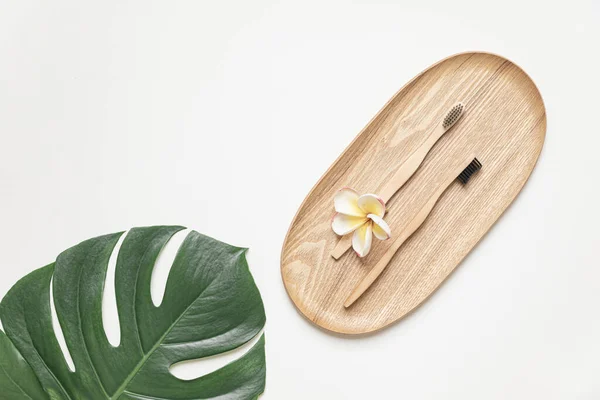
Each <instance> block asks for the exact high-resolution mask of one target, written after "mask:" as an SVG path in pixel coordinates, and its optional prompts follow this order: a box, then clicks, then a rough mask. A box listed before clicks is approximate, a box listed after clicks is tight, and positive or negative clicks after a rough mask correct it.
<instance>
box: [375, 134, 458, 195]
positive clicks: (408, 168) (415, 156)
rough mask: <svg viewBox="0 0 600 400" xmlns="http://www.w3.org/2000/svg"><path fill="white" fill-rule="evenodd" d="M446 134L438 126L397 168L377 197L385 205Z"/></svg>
mask: <svg viewBox="0 0 600 400" xmlns="http://www.w3.org/2000/svg"><path fill="white" fill-rule="evenodd" d="M445 132H446V130H445V129H444V127H443V126H442V125H439V126H438V127H437V128H436V130H435V131H434V132H433V133H432V134H431V135H429V137H428V138H427V140H425V142H424V143H423V144H422V145H421V146H420V147H419V148H417V149H416V150H415V151H414V152H413V153H412V154H411V155H410V156H409V157H408V159H407V160H406V161H405V162H404V163H403V164H402V165H401V166H400V167H399V168H398V170H397V171H396V173H395V174H394V176H392V178H391V179H390V180H388V181H387V183H386V184H385V185H384V186H383V188H382V189H381V191H380V192H379V195H380V196H381V198H382V199H383V201H384V202H385V203H387V202H388V201H389V200H390V199H391V198H392V197H393V196H394V194H396V192H397V191H398V190H400V188H401V187H402V186H403V185H404V184H405V183H406V181H407V180H408V179H409V178H410V177H411V176H413V174H414V173H415V172H416V171H417V169H418V168H419V166H420V165H421V164H422V163H423V160H424V159H425V156H427V153H429V150H431V148H432V147H433V145H434V144H435V143H436V142H437V141H438V140H439V139H440V137H441V136H442V135H443V134H444V133H445Z"/></svg>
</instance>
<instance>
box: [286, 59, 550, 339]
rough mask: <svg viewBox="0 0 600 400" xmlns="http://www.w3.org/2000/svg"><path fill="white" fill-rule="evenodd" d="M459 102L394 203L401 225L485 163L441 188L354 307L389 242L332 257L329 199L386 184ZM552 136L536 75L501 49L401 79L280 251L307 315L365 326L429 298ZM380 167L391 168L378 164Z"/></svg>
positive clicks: (395, 224)
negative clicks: (472, 161) (457, 115)
mask: <svg viewBox="0 0 600 400" xmlns="http://www.w3.org/2000/svg"><path fill="white" fill-rule="evenodd" d="M458 101H462V102H463V103H464V104H465V114H464V116H463V117H462V118H461V119H460V120H459V121H458V123H457V124H456V126H454V127H453V128H452V130H451V131H450V132H448V133H447V134H446V135H444V136H442V137H441V139H440V140H439V141H438V142H437V144H436V145H435V146H434V147H433V149H432V150H431V151H430V153H429V155H428V156H427V157H426V158H425V160H424V162H423V164H422V165H421V167H420V168H419V169H418V170H417V172H416V173H415V174H414V175H413V176H412V178H410V179H409V180H408V181H407V182H406V184H405V185H404V186H403V187H402V189H400V191H399V192H398V193H397V194H396V195H395V196H393V197H392V198H391V199H390V201H388V203H387V206H388V213H387V215H386V221H387V222H388V224H389V225H390V227H391V229H392V237H393V235H394V233H397V232H399V231H401V229H402V227H403V226H406V224H408V222H410V219H411V217H412V216H414V214H415V212H416V211H418V210H419V209H420V208H422V207H423V205H424V204H425V202H426V201H427V200H428V199H429V198H430V197H431V196H432V195H433V194H434V193H433V192H434V191H435V190H436V188H437V187H438V186H439V185H440V184H441V182H443V181H445V180H446V179H447V176H446V175H447V174H448V173H449V172H450V171H452V170H454V169H456V166H457V165H456V164H457V163H461V162H463V161H464V158H465V156H467V155H470V154H475V155H476V157H477V158H478V159H479V161H481V163H482V164H483V167H482V169H481V171H480V172H479V173H478V174H476V175H474V176H473V178H472V179H471V181H470V182H469V184H468V185H466V186H464V187H463V186H462V185H460V184H459V183H458V182H455V183H453V184H451V185H450V187H449V188H448V189H447V190H446V191H445V193H444V194H443V195H442V197H441V198H440V200H439V201H438V203H437V204H436V206H435V207H434V209H433V211H432V212H431V214H430V215H429V217H428V218H427V219H426V220H425V222H424V223H423V226H422V227H421V228H420V229H419V230H418V231H417V232H415V234H414V235H412V236H411V237H410V238H408V239H407V240H406V242H405V243H404V244H403V246H402V247H401V248H400V249H399V250H398V252H397V253H396V254H395V256H394V257H393V258H392V260H391V261H390V263H389V265H388V267H387V268H386V269H385V271H383V273H382V274H381V276H380V277H379V279H377V280H376V281H375V282H374V283H373V285H372V286H371V287H370V288H369V289H368V290H367V291H366V292H365V293H364V294H363V295H362V296H361V297H360V298H359V299H358V300H357V301H356V303H354V304H353V305H352V306H351V307H349V308H345V307H344V300H345V299H346V298H347V297H348V296H349V295H350V293H351V292H352V289H353V288H354V287H355V286H356V285H357V284H358V283H359V282H360V280H361V279H362V278H363V277H364V276H365V275H366V274H367V273H368V272H369V270H370V268H372V267H373V266H374V265H375V264H377V262H378V260H379V259H380V258H381V257H382V255H383V254H384V253H385V252H386V250H387V248H388V247H389V246H390V245H391V243H392V241H391V240H388V241H383V242H382V241H379V240H376V239H373V247H372V249H371V252H370V253H369V255H368V256H366V257H364V258H362V259H361V258H358V257H357V256H356V255H355V254H354V252H347V253H346V254H344V255H343V256H342V257H341V258H340V259H339V260H335V259H334V258H332V257H331V256H330V253H331V250H332V249H333V248H334V247H335V245H336V243H337V242H338V240H339V238H338V236H336V235H335V233H333V231H332V230H331V225H330V224H331V217H332V215H333V214H334V210H333V196H334V195H335V193H336V192H337V191H338V190H339V189H340V188H343V187H351V188H354V189H356V190H357V191H358V192H359V193H378V191H379V190H381V188H383V187H384V185H385V183H386V182H387V181H388V180H389V179H390V178H391V177H392V176H393V174H394V172H395V171H396V168H397V167H398V165H400V163H402V162H403V161H404V160H405V159H406V158H407V157H408V156H409V155H410V154H411V153H412V152H413V151H414V150H415V149H416V148H418V147H419V146H420V145H421V144H422V143H423V141H424V140H426V138H427V137H428V136H429V135H430V134H431V133H432V131H433V130H434V129H435V128H436V127H437V126H438V124H439V123H440V121H441V120H442V119H443V118H444V116H445V114H446V112H447V111H448V110H449V109H450V108H451V107H452V105H454V104H455V103H457V102H458ZM545 133H546V113H545V108H544V104H543V101H542V98H541V95H540V93H539V91H538V89H537V88H536V86H535V84H534V83H533V81H532V80H531V79H530V78H529V76H527V74H525V72H523V70H521V69H520V68H519V67H518V66H516V65H515V64H513V63H512V62H510V61H508V60H506V59H505V58H502V57H499V56H496V55H492V54H487V53H463V54H458V55H455V56H452V57H449V58H447V59H445V60H442V61H440V62H439V63H437V64H435V65H433V66H432V67H430V68H429V69H427V70H425V71H424V72H422V73H421V74H419V75H418V76H417V77H415V78H414V79H413V80H412V81H410V82H409V83H408V84H407V85H406V86H404V87H403V88H402V89H401V90H400V91H399V92H398V93H397V94H396V95H394V97H393V98H392V99H391V100H390V101H389V102H388V103H387V104H386V105H385V106H384V108H383V109H382V110H381V111H380V112H379V113H378V114H377V115H376V116H375V117H374V118H373V120H371V122H369V124H368V125H367V126H366V127H365V128H364V129H363V131H362V132H361V133H360V134H359V135H358V136H357V137H356V138H355V139H354V141H353V142H352V143H351V144H350V145H349V146H348V148H347V149H346V150H345V151H344V153H342V155H341V156H340V157H339V158H338V159H337V160H336V161H335V163H334V164H333V165H332V166H331V167H330V169H329V170H328V171H327V172H326V173H325V175H324V176H323V177H322V178H321V179H320V180H319V182H317V184H316V185H315V187H314V188H313V189H312V191H311V192H310V193H309V195H308V196H307V198H306V199H305V200H304V202H303V203H302V205H301V206H300V209H299V210H298V213H297V214H296V216H295V217H294V220H293V222H292V224H291V226H290V229H289V231H288V234H287V237H286V239H285V242H284V245H283V249H282V254H281V273H282V278H283V282H284V285H285V288H286V290H287V292H288V294H289V296H290V298H291V299H292V301H293V302H294V304H295V305H296V307H297V308H298V309H299V310H300V312H301V313H302V314H303V315H305V316H306V317H307V318H308V319H309V320H311V321H312V322H314V323H315V324H317V325H319V326H321V327H322V328H325V329H327V330H330V331H334V332H338V333H346V334H362V333H367V332H372V331H376V330H378V329H381V328H383V327H385V326H387V325H389V324H391V323H393V322H395V321H397V320H399V319H401V318H402V317H404V316H405V315H406V314H408V313H409V312H410V311H412V310H413V309H415V308H416V307H417V306H418V305H419V304H421V303H422V302H423V301H424V300H426V299H427V298H428V297H429V296H430V295H431V294H432V293H433V292H434V291H435V290H436V289H437V288H438V287H439V286H440V285H441V284H442V282H443V281H444V280H445V279H446V278H447V277H448V275H450V273H451V272H452V271H453V270H454V269H455V268H456V267H457V266H458V265H459V263H460V262H461V261H462V260H463V258H464V257H465V256H466V255H467V254H468V253H469V251H471V249H472V248H473V247H474V246H475V245H476V244H477V243H478V242H479V240H481V238H482V237H483V236H484V235H485V233H486V232H487V231H488V230H489V229H490V228H491V226H492V225H493V224H494V222H496V220H497V219H498V218H499V217H500V216H501V215H502V213H503V212H504V210H505V209H506V208H507V207H508V206H509V205H510V203H511V202H512V201H513V200H514V198H515V197H516V195H517V194H518V193H519V192H520V191H521V188H522V187H523V185H524V184H525V182H526V181H527V178H528V177H529V175H530V174H531V171H532V170H533V168H534V166H535V163H536V161H537V159H538V156H539V154H540V152H541V149H542V145H543V143H544V137H545ZM382 171H384V173H382Z"/></svg>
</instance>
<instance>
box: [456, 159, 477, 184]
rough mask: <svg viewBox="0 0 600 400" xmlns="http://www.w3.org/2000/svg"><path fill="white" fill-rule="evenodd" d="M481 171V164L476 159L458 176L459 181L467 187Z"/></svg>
mask: <svg viewBox="0 0 600 400" xmlns="http://www.w3.org/2000/svg"><path fill="white" fill-rule="evenodd" d="M480 169H481V163H480V162H479V160H478V159H476V158H474V159H473V161H471V163H470V164H469V165H468V166H467V168H465V169H464V170H463V172H461V173H460V175H458V180H459V181H461V182H462V184H463V185H465V184H466V183H467V182H469V179H471V176H472V175H473V174H474V173H475V172H477V171H479V170H480Z"/></svg>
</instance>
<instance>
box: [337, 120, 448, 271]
mask: <svg viewBox="0 0 600 400" xmlns="http://www.w3.org/2000/svg"><path fill="white" fill-rule="evenodd" d="M445 132H446V129H444V127H443V125H441V124H440V125H438V127H437V128H436V129H435V131H434V132H433V133H432V134H431V135H429V137H428V138H427V140H425V142H424V143H423V144H422V145H421V146H420V147H419V148H418V149H417V150H415V151H414V152H413V153H412V154H411V155H410V156H409V157H408V159H407V160H406V161H405V162H404V163H403V164H402V165H401V166H400V167H399V168H398V170H397V171H396V173H395V174H394V176H392V178H391V179H390V180H389V181H387V183H386V184H385V186H384V187H383V189H381V191H380V192H379V196H381V198H382V199H383V202H384V203H387V202H388V201H389V200H390V199H391V198H392V196H394V194H396V192H397V191H398V190H399V189H400V188H401V187H402V186H403V185H404V184H405V183H406V181H407V180H408V178H410V177H411V176H413V174H414V173H415V172H416V171H417V169H418V168H419V166H420V165H421V163H423V160H424V159H425V156H427V153H429V150H431V148H432V147H433V145H434V144H435V143H436V142H437V141H438V140H439V138H440V137H441V136H442V135H443V134H444V133H445ZM351 246H352V235H346V236H344V237H342V238H341V239H340V240H339V241H338V242H337V244H336V246H335V248H334V249H333V250H332V251H331V256H332V257H333V258H335V259H336V260H337V259H339V258H340V257H341V256H343V255H344V253H345V252H346V251H347V250H348V249H349V248H350V247H351Z"/></svg>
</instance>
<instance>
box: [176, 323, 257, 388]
mask: <svg viewBox="0 0 600 400" xmlns="http://www.w3.org/2000/svg"><path fill="white" fill-rule="evenodd" d="M264 330H265V329H264V328H263V329H261V331H260V332H259V333H258V334H257V335H256V336H254V337H253V338H252V339H250V340H249V341H248V342H247V343H244V344H243V345H241V346H240V347H237V348H235V349H233V350H230V351H228V352H225V353H221V354H216V355H214V356H211V357H204V358H198V359H195V360H186V361H180V362H178V363H175V364H173V365H171V367H170V368H169V371H170V372H171V374H173V375H174V376H175V377H176V378H179V379H181V380H184V381H191V380H193V379H197V378H200V377H202V376H204V375H208V374H210V373H212V372H215V371H217V370H219V369H221V368H223V367H224V366H226V365H227V364H229V363H231V362H233V361H235V360H238V359H240V358H242V357H243V356H244V355H246V353H247V352H248V351H250V349H252V347H254V345H255V344H256V343H257V342H258V341H259V340H260V338H261V337H262V335H263V333H264Z"/></svg>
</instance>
